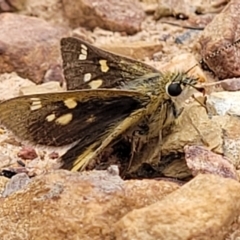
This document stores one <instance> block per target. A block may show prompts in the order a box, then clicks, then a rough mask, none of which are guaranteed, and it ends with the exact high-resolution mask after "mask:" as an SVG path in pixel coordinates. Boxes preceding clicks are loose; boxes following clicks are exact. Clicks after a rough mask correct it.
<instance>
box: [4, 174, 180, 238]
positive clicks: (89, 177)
mask: <svg viewBox="0 0 240 240" xmlns="http://www.w3.org/2000/svg"><path fill="white" fill-rule="evenodd" d="M110 172H112V173H110ZM178 188H179V185H178V184H176V183H173V182H167V181H155V180H142V181H133V180H132V181H126V182H124V181H123V180H122V179H121V178H120V177H119V176H118V175H116V173H115V171H113V170H112V171H111V170H109V171H108V172H107V171H93V172H84V173H71V172H68V171H64V170H59V171H55V172H52V173H49V174H47V175H42V176H39V177H36V178H35V179H33V180H32V181H31V182H30V183H29V184H28V186H25V187H24V188H23V189H22V190H20V191H17V192H15V193H13V194H11V195H9V196H8V197H7V198H4V199H1V208H0V218H1V220H0V222H1V228H0V236H1V237H2V238H5V239H9V240H14V239H22V240H28V239H33V238H34V239H36V240H38V239H39V240H40V239H66V240H67V239H69V240H70V239H71V240H72V239H83V240H84V239H106V240H107V239H112V237H113V223H115V222H116V221H117V220H119V219H120V218H121V217H122V216H124V215H125V214H126V213H127V212H129V211H131V210H132V209H135V208H141V207H143V206H147V205H149V204H152V203H155V202H156V201H159V200H160V199H162V197H164V196H166V195H167V194H169V193H171V192H172V191H174V190H176V189H178ZM13 229H14V231H13Z"/></svg>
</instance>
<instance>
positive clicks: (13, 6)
mask: <svg viewBox="0 0 240 240" xmlns="http://www.w3.org/2000/svg"><path fill="white" fill-rule="evenodd" d="M25 5H26V0H1V1H0V12H13V11H19V10H21V9H23V8H24V7H25Z"/></svg>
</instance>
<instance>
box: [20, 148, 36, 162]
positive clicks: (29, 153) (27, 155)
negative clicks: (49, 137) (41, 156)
mask: <svg viewBox="0 0 240 240" xmlns="http://www.w3.org/2000/svg"><path fill="white" fill-rule="evenodd" d="M17 155H18V157H20V158H22V159H29V160H33V159H35V158H37V157H38V155H37V153H36V151H35V149H34V148H32V147H28V146H25V147H23V148H22V149H21V150H20V151H19V152H18V154H17Z"/></svg>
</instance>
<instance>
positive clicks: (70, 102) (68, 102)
mask: <svg viewBox="0 0 240 240" xmlns="http://www.w3.org/2000/svg"><path fill="white" fill-rule="evenodd" d="M64 105H65V106H66V107H68V108H69V109H73V108H75V107H76V106H77V102H76V100H75V99H74V98H68V99H66V100H65V101H64Z"/></svg>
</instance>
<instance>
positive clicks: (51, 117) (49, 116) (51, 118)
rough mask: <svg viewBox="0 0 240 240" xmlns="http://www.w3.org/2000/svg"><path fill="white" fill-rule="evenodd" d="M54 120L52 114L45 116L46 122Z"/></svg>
mask: <svg viewBox="0 0 240 240" xmlns="http://www.w3.org/2000/svg"><path fill="white" fill-rule="evenodd" d="M55 118H56V116H55V114H54V113H52V114H50V115H48V116H46V120H47V121H48V122H52V121H53V120H54V119H55Z"/></svg>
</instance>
